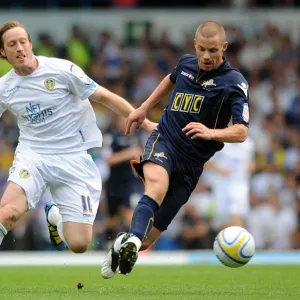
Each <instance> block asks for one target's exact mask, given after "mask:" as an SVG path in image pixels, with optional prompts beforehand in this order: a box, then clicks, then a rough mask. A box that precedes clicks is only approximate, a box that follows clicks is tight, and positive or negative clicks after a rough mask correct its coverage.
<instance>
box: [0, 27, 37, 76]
mask: <svg viewBox="0 0 300 300" xmlns="http://www.w3.org/2000/svg"><path fill="white" fill-rule="evenodd" d="M2 38H3V45H4V48H3V49H0V51H1V55H2V56H6V58H7V60H8V62H9V63H10V64H11V65H12V66H13V68H14V69H16V70H19V69H22V68H28V67H30V65H31V64H32V61H33V59H32V58H33V52H32V44H31V42H30V41H29V40H28V34H27V32H26V31H25V29H24V28H21V27H15V28H12V29H9V30H7V31H6V32H5V33H4V34H3V37H2ZM17 73H18V72H17Z"/></svg>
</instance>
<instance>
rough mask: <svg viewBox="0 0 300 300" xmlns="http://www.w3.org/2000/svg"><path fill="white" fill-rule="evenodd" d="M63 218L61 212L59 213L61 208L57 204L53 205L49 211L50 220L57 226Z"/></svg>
mask: <svg viewBox="0 0 300 300" xmlns="http://www.w3.org/2000/svg"><path fill="white" fill-rule="evenodd" d="M61 219H62V217H61V214H60V213H59V209H58V207H57V206H55V205H53V206H52V207H51V208H50V210H49V213H48V221H49V222H50V223H51V224H52V225H54V226H57V224H58V222H59V221H60V220H61Z"/></svg>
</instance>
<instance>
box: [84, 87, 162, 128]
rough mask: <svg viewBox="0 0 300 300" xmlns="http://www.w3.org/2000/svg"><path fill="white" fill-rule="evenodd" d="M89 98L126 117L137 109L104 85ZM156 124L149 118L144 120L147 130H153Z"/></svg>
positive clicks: (143, 124)
mask: <svg viewBox="0 0 300 300" xmlns="http://www.w3.org/2000/svg"><path fill="white" fill-rule="evenodd" d="M89 99H90V100H92V101H95V102H98V103H101V104H103V105H104V106H106V107H107V108H108V109H110V110H111V111H113V112H115V113H116V114H117V115H119V116H122V117H125V118H126V117H128V115H129V114H130V113H131V112H134V111H135V109H134V107H133V106H132V105H131V104H130V103H129V102H127V101H126V100H125V99H124V98H122V97H121V96H119V95H117V94H115V93H113V92H111V91H109V90H108V89H106V88H104V87H102V86H98V88H97V89H96V91H95V92H94V94H92V95H91V96H90V97H89ZM156 125H157V124H156V123H154V122H151V121H149V120H148V119H143V121H142V127H143V128H144V129H145V130H146V131H147V132H152V131H153V129H154V128H155V127H156Z"/></svg>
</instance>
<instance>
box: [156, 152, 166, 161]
mask: <svg viewBox="0 0 300 300" xmlns="http://www.w3.org/2000/svg"><path fill="white" fill-rule="evenodd" d="M153 156H154V157H155V158H156V159H157V160H159V161H161V162H162V160H161V159H160V158H165V159H168V158H167V157H166V155H165V153H164V152H156V153H154V155H153Z"/></svg>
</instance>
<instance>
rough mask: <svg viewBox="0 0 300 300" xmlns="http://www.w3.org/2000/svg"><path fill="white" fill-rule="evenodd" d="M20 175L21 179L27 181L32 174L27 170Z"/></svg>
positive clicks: (23, 170)
mask: <svg viewBox="0 0 300 300" xmlns="http://www.w3.org/2000/svg"><path fill="white" fill-rule="evenodd" d="M19 175H20V177H21V178H22V179H27V178H29V177H30V172H29V171H28V170H26V169H22V170H21V171H20V173H19Z"/></svg>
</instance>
